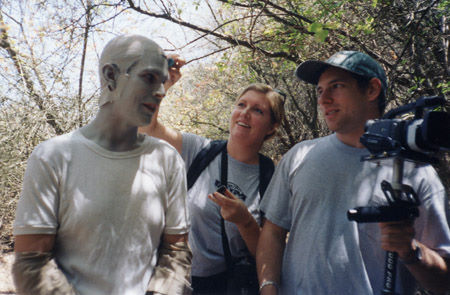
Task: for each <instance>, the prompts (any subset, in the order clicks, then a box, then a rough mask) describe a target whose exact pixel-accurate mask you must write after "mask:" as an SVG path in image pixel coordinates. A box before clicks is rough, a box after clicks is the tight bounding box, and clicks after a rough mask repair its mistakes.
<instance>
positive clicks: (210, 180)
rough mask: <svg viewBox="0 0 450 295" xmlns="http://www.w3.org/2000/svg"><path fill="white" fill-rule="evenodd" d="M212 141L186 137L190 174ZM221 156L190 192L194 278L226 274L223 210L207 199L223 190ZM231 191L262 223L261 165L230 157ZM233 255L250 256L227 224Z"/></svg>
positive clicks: (184, 143)
mask: <svg viewBox="0 0 450 295" xmlns="http://www.w3.org/2000/svg"><path fill="white" fill-rule="evenodd" d="M209 141H210V140H208V139H206V138H203V137H200V136H197V135H194V134H191V133H183V147H182V154H181V156H182V158H183V159H184V161H185V163H186V170H188V168H189V166H190V165H191V163H192V161H193V160H194V158H195V156H196V155H197V153H198V152H199V151H200V150H201V149H202V148H203V147H205V146H206V145H207V144H208V143H209ZM220 162H221V157H220V154H219V155H218V156H217V157H216V158H215V159H214V160H213V161H212V162H211V163H210V164H209V166H208V167H207V168H205V170H203V172H202V173H201V174H200V176H199V178H198V179H197V181H196V182H195V184H194V185H193V186H192V188H191V189H190V190H189V191H188V206H189V212H190V214H191V231H190V233H189V243H190V246H191V249H192V252H193V259H192V275H193V276H200V277H205V276H211V275H214V274H217V273H220V272H222V271H225V270H226V265H225V258H224V254H223V247H222V236H221V229H220V219H221V215H220V207H219V206H218V205H217V204H215V203H214V202H213V201H211V200H209V199H208V194H210V193H212V192H214V191H216V190H217V188H218V187H219V186H220V166H221V164H220ZM227 187H228V189H229V190H230V191H231V192H232V193H233V194H234V195H235V196H236V197H238V198H240V199H242V200H243V201H244V203H245V204H246V205H247V208H248V210H249V211H250V213H251V214H252V215H253V217H255V219H256V221H257V222H260V212H259V202H260V195H259V190H258V188H259V165H249V164H245V163H242V162H239V161H237V160H236V159H233V158H232V157H231V156H230V155H228V184H227ZM225 228H226V233H227V237H228V240H229V246H230V251H231V255H232V256H234V257H240V256H243V255H246V254H248V250H247V248H246V246H245V242H244V240H243V239H242V237H241V236H240V234H239V231H238V229H237V227H236V225H234V224H233V223H230V222H228V221H226V222H225Z"/></svg>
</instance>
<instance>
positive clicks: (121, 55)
mask: <svg viewBox="0 0 450 295" xmlns="http://www.w3.org/2000/svg"><path fill="white" fill-rule="evenodd" d="M142 61H145V62H146V63H150V64H152V65H153V66H154V67H155V68H159V69H161V71H163V72H165V74H166V73H167V58H166V56H165V55H164V52H163V50H162V49H161V47H159V45H158V44H156V43H155V42H154V41H152V40H150V39H148V38H146V37H144V36H140V35H121V36H118V37H115V38H114V39H112V40H111V41H109V42H108V43H107V44H106V46H105V48H104V49H103V51H102V54H101V56H100V62H99V76H100V86H101V95H100V99H99V105H100V106H101V105H103V104H105V103H107V102H111V101H114V100H115V99H118V97H116V96H115V95H112V94H111V93H110V92H111V86H110V85H109V83H110V81H109V79H108V77H107V76H106V75H105V73H104V69H105V66H111V67H113V68H114V69H115V71H116V72H117V73H118V74H119V75H125V76H127V75H128V74H129V73H130V72H131V71H132V70H133V68H135V67H137V66H138V65H139V64H140V63H141V62H142Z"/></svg>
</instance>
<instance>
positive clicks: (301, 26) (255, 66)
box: [0, 0, 450, 251]
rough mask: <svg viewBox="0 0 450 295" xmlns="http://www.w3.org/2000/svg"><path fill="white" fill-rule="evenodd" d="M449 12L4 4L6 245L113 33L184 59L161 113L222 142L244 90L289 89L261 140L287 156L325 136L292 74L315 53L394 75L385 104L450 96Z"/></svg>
mask: <svg viewBox="0 0 450 295" xmlns="http://www.w3.org/2000/svg"><path fill="white" fill-rule="evenodd" d="M449 11H450V1H448V0H441V1H437V0H434V1H431V0H346V1H343V0H342V1H340V0H302V1H301V0H290V1H289V0H273V1H268V0H265V1H257V0H240V1H230V0H209V1H208V0H196V1H175V0H153V1H150V0H147V1H145V0H140V1H138V0H116V1H102V0H71V1H68V0H67V1H65V0H53V1H37V0H36V1H26V0H23V1H18V2H14V1H11V2H1V1H0V80H1V83H0V135H1V136H0V150H1V153H0V161H1V166H0V169H1V171H0V188H1V191H0V231H1V235H0V243H1V244H0V250H1V251H10V250H11V248H12V245H13V239H12V237H11V225H12V220H13V218H14V211H15V206H16V203H17V199H18V196H19V193H20V189H21V181H22V177H23V173H24V169H25V167H26V160H27V158H28V157H29V155H30V153H31V151H32V150H33V148H34V147H35V146H36V145H37V144H38V143H40V142H42V141H43V140H45V139H48V138H50V137H53V136H56V135H58V134H62V133H65V132H68V131H71V130H74V129H75V128H78V127H79V126H82V125H84V124H86V123H87V122H88V121H89V120H90V118H92V116H93V115H95V112H96V110H97V105H96V97H97V94H98V78H97V74H96V73H97V69H96V64H97V60H98V55H99V52H100V51H101V49H102V47H103V45H104V44H105V41H107V40H109V39H111V38H112V37H113V36H115V35H118V34H122V33H140V34H147V35H150V36H151V37H152V38H154V39H155V40H156V41H157V42H158V43H160V44H163V47H164V49H165V50H166V51H167V52H168V53H179V54H181V55H182V56H184V57H185V58H186V59H187V61H188V64H187V65H186V66H185V68H184V69H183V78H182V79H181V81H180V82H179V83H178V84H177V85H176V86H174V87H173V89H172V90H171V91H170V93H169V94H168V95H167V97H166V98H165V99H164V101H163V104H162V106H161V118H162V120H163V121H164V122H165V123H166V124H167V125H169V126H172V127H174V128H177V129H179V130H183V131H189V132H194V133H197V134H201V135H204V136H207V137H210V138H225V137H226V136H227V130H228V120H229V114H230V110H231V107H232V104H233V102H234V100H235V97H236V94H237V93H238V92H239V89H241V88H242V87H244V86H246V85H247V84H249V83H252V82H265V83H268V84H270V85H272V86H273V87H275V88H278V89H281V90H282V91H283V92H285V93H286V94H287V99H286V103H285V108H286V111H287V119H286V121H285V122H284V123H283V126H282V128H281V130H280V132H279V134H278V136H277V137H276V138H275V139H274V140H272V141H271V142H269V143H268V144H267V145H266V146H265V147H264V152H265V153H266V154H268V155H270V156H271V157H272V158H274V159H275V160H278V159H279V158H280V157H281V156H282V155H283V154H284V153H285V152H286V151H287V150H288V149H289V148H290V147H292V146H293V145H294V144H296V143H297V142H300V141H302V140H306V139H310V138H315V137H318V136H322V135H325V134H328V130H327V129H326V127H325V125H324V123H323V121H322V119H321V118H320V116H319V114H318V112H317V104H316V97H315V91H314V87H313V86H311V85H307V84H304V83H301V82H298V81H296V80H295V78H294V76H293V71H294V69H295V67H296V66H297V65H298V64H299V63H300V62H302V61H304V60H306V59H320V60H323V59H326V58H327V57H329V56H330V55H331V54H332V53H334V52H336V51H339V50H360V51H363V52H365V53H367V54H369V55H370V56H372V57H373V58H375V59H376V60H377V61H378V62H380V64H381V65H382V66H383V67H384V68H385V70H386V72H387V75H388V79H389V81H390V85H391V86H390V88H389V93H388V102H389V103H388V109H390V108H394V107H396V106H399V105H403V104H405V103H408V102H411V101H414V100H415V99H417V98H419V97H420V96H424V95H427V96H428V95H447V94H448V92H449V91H450V82H449V80H448V75H449V73H450V68H449V53H450V51H449V50H450V49H449V21H448V17H449V15H448V14H449ZM447 107H448V106H447ZM447 110H448V109H447ZM449 161H450V159H449V156H448V155H447V156H445V155H441V164H440V165H439V166H437V169H438V171H439V173H440V176H441V179H442V180H443V182H444V184H445V186H446V188H447V190H448V188H449V187H450V165H449Z"/></svg>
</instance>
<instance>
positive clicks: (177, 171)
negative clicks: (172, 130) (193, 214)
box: [164, 153, 190, 234]
mask: <svg viewBox="0 0 450 295" xmlns="http://www.w3.org/2000/svg"><path fill="white" fill-rule="evenodd" d="M169 166H170V167H169V170H168V173H167V174H166V175H167V179H168V181H167V208H166V214H165V216H166V226H165V229H164V233H166V234H184V233H187V232H188V230H189V227H190V221H189V214H188V206H187V187H186V170H185V168H184V162H183V160H182V159H181V157H180V155H179V154H178V153H176V154H174V158H172V161H170V159H169Z"/></svg>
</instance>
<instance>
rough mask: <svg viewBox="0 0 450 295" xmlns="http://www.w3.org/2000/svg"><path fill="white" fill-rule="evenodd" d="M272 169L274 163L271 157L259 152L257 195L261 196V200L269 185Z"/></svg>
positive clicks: (273, 168)
mask: <svg viewBox="0 0 450 295" xmlns="http://www.w3.org/2000/svg"><path fill="white" fill-rule="evenodd" d="M274 170H275V165H274V164H273V161H272V159H270V158H269V157H266V156H264V155H262V154H259V195H260V196H261V200H262V197H263V196H264V192H265V191H266V189H267V186H268V185H269V182H270V179H271V178H272V175H273V171H274Z"/></svg>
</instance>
